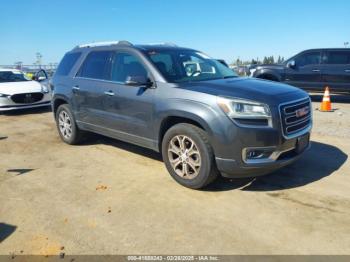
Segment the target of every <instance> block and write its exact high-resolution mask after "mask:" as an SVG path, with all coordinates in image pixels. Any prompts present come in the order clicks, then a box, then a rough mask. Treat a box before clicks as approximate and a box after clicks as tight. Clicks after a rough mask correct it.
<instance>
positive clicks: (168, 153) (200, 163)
mask: <svg viewBox="0 0 350 262" xmlns="http://www.w3.org/2000/svg"><path fill="white" fill-rule="evenodd" d="M162 156H163V160H164V163H165V166H166V168H167V169H168V171H169V173H170V175H171V176H172V177H173V179H175V180H176V181H177V182H178V183H179V184H181V185H183V186H185V187H189V188H192V189H200V188H203V187H205V186H207V185H208V184H210V183H211V182H213V181H214V180H215V179H216V178H217V176H218V173H219V172H218V170H217V168H216V163H215V157H214V153H213V149H212V147H211V145H210V143H209V141H208V138H207V134H206V132H205V131H204V130H203V129H201V128H199V127H197V126H194V125H191V124H185V123H182V124H177V125H174V126H173V127H171V128H170V129H169V130H168V131H167V132H166V133H165V135H164V138H163V142H162Z"/></svg>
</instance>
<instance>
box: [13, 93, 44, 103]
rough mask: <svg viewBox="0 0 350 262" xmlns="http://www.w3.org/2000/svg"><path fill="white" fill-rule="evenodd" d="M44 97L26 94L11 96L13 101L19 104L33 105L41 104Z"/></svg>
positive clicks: (38, 94) (37, 94) (39, 94)
mask: <svg viewBox="0 0 350 262" xmlns="http://www.w3.org/2000/svg"><path fill="white" fill-rule="evenodd" d="M43 97H44V94H43V93H26V94H16V95H13V96H11V99H12V101H13V102H15V103H17V104H32V103H35V102H39V101H40V100H41V99H43Z"/></svg>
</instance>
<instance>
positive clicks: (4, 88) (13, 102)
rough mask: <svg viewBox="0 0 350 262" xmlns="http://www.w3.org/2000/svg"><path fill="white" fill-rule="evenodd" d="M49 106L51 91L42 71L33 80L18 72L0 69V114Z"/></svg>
mask: <svg viewBox="0 0 350 262" xmlns="http://www.w3.org/2000/svg"><path fill="white" fill-rule="evenodd" d="M50 104H51V91H50V88H49V86H48V83H47V75H46V74H45V72H44V71H41V72H39V74H37V75H36V77H35V80H33V79H30V78H28V77H27V76H26V75H25V74H24V73H23V72H22V71H20V70H17V69H6V68H0V112H1V111H8V110H14V109H24V108H34V107H42V106H49V105H50Z"/></svg>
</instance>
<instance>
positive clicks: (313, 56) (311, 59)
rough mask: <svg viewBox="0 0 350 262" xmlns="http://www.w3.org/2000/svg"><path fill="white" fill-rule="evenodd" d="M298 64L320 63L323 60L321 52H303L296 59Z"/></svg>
mask: <svg viewBox="0 0 350 262" xmlns="http://www.w3.org/2000/svg"><path fill="white" fill-rule="evenodd" d="M295 62H296V65H297V66H306V65H318V64H319V63H320V62H321V52H310V53H305V54H302V55H301V56H299V57H297V59H296V61H295Z"/></svg>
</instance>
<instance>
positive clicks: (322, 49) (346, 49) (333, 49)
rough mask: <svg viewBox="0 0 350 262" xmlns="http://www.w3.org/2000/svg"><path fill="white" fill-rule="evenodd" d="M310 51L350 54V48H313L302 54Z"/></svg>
mask: <svg viewBox="0 0 350 262" xmlns="http://www.w3.org/2000/svg"><path fill="white" fill-rule="evenodd" d="M309 51H348V52H350V48H339V47H338V48H337V47H336V48H312V49H307V50H304V51H302V52H309Z"/></svg>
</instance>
